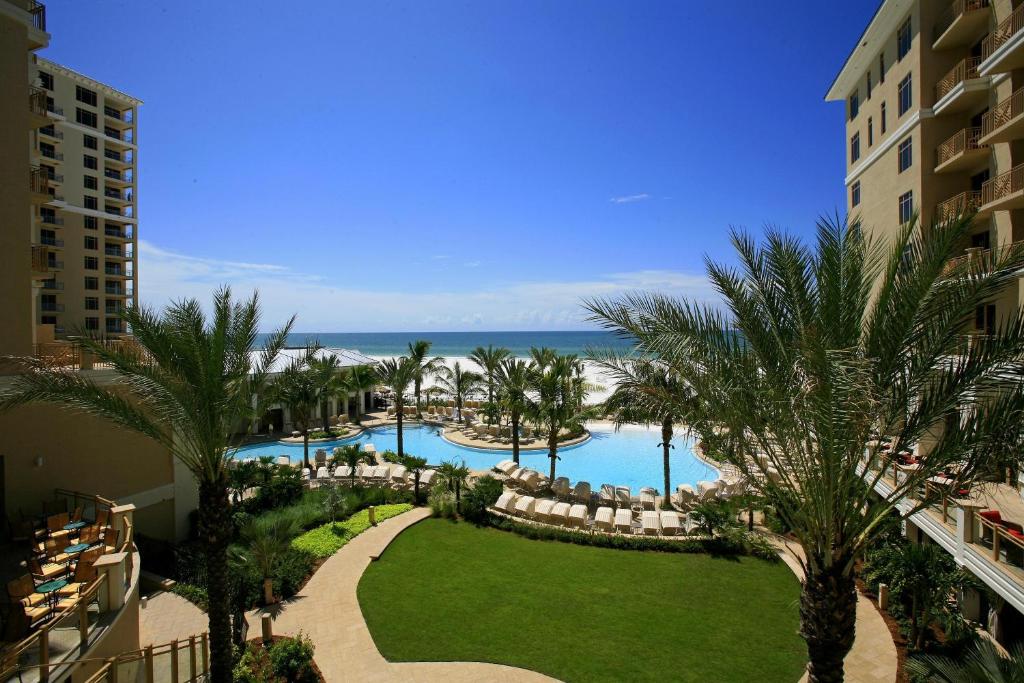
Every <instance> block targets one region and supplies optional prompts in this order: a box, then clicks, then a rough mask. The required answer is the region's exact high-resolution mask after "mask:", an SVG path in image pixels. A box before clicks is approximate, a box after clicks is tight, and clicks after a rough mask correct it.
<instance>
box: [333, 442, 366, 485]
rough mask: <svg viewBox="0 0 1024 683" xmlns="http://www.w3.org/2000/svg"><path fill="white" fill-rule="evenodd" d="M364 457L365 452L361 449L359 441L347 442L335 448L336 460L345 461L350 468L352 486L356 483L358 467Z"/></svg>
mask: <svg viewBox="0 0 1024 683" xmlns="http://www.w3.org/2000/svg"><path fill="white" fill-rule="evenodd" d="M362 457H363V453H362V451H360V450H359V444H357V443H350V444H345V445H344V446H338V447H337V448H335V449H334V458H335V461H336V462H343V463H345V465H347V466H348V468H349V470H348V471H349V476H350V477H351V485H352V486H355V485H356V467H358V466H359V461H360V459H362Z"/></svg>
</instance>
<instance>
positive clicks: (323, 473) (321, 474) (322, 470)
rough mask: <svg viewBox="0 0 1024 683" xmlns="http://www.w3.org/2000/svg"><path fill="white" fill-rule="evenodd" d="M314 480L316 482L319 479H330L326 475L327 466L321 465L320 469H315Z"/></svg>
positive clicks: (329, 476)
mask: <svg viewBox="0 0 1024 683" xmlns="http://www.w3.org/2000/svg"><path fill="white" fill-rule="evenodd" d="M316 478H317V479H318V480H320V479H330V478H331V475H329V474H328V473H327V466H326V465H323V466H321V467H318V468H316Z"/></svg>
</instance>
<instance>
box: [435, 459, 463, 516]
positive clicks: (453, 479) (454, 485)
mask: <svg viewBox="0 0 1024 683" xmlns="http://www.w3.org/2000/svg"><path fill="white" fill-rule="evenodd" d="M437 476H438V479H439V480H440V483H441V484H442V485H443V486H444V487H445V488H447V489H448V490H449V491H451V492H452V493H454V494H455V511H456V512H459V513H461V512H462V487H463V486H465V485H466V480H467V479H468V478H469V468H468V467H466V462H465V461H462V462H460V463H459V464H456V463H455V461H454V460H445V461H444V462H442V463H441V466H440V467H438V468H437Z"/></svg>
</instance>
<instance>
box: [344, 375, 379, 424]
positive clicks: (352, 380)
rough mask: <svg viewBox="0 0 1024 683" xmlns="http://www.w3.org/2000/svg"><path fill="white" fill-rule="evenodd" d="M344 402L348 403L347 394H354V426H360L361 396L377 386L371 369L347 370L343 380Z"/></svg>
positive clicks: (375, 376)
mask: <svg viewBox="0 0 1024 683" xmlns="http://www.w3.org/2000/svg"><path fill="white" fill-rule="evenodd" d="M345 385H346V386H345V394H346V396H345V401H346V403H347V402H348V392H355V395H356V424H357V425H358V424H360V422H361V421H362V415H363V394H364V393H366V392H367V391H369V390H370V389H373V388H374V387H375V386H377V375H376V373H375V372H374V371H373V368H372V367H370V366H368V365H357V366H355V367H353V368H349V371H348V374H347V375H346V378H345Z"/></svg>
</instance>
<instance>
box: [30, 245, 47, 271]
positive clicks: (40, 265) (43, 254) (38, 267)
mask: <svg viewBox="0 0 1024 683" xmlns="http://www.w3.org/2000/svg"><path fill="white" fill-rule="evenodd" d="M49 260H50V250H49V249H48V248H47V247H43V246H38V245H34V246H33V247H32V272H33V273H36V274H45V273H49V272H50V268H49Z"/></svg>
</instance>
